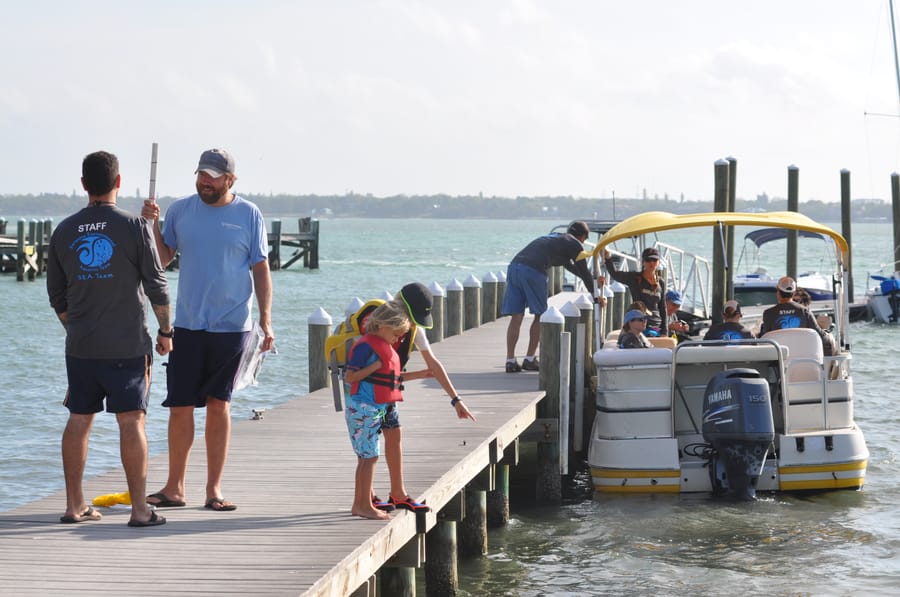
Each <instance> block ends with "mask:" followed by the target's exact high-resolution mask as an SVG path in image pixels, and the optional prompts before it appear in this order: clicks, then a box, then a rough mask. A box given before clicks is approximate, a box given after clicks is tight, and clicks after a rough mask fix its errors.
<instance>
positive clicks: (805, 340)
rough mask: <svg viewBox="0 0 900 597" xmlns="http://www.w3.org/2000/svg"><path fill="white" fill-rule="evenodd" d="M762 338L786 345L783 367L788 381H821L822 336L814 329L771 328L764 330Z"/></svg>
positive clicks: (822, 361)
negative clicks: (770, 329)
mask: <svg viewBox="0 0 900 597" xmlns="http://www.w3.org/2000/svg"><path fill="white" fill-rule="evenodd" d="M763 338H766V339H768V340H774V341H775V342H777V343H778V344H780V345H781V346H786V347H787V349H788V356H787V359H786V360H785V366H784V369H785V375H786V376H787V380H786V381H787V382H788V383H795V382H804V381H816V382H821V381H822V376H823V369H822V367H823V364H824V361H825V353H824V351H823V349H822V338H820V337H819V334H818V333H817V332H816V331H815V330H811V329H809V328H789V329H784V330H772V331H771V332H766V333H765V334H764V335H763Z"/></svg>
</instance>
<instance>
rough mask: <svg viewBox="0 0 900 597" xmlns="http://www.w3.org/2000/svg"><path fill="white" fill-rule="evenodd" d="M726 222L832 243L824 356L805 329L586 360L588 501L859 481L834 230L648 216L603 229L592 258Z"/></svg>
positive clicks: (809, 224) (845, 311)
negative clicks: (592, 494)
mask: <svg viewBox="0 0 900 597" xmlns="http://www.w3.org/2000/svg"><path fill="white" fill-rule="evenodd" d="M727 226H753V227H782V228H785V229H792V230H800V231H809V232H815V233H818V234H820V235H821V236H822V237H823V238H824V239H825V240H826V241H827V242H828V243H830V244H832V245H833V249H834V251H833V254H834V255H835V264H834V267H835V272H836V273H835V290H836V292H835V293H834V296H833V299H832V308H833V313H834V314H835V324H836V327H835V329H834V335H835V338H836V340H837V346H838V347H839V348H838V350H837V352H836V354H834V355H832V356H824V351H823V344H822V340H821V338H820V337H819V335H818V334H817V333H816V332H815V331H814V330H811V329H806V328H796V329H784V330H775V331H772V332H769V333H767V334H765V335H764V336H763V337H761V338H754V339H748V340H735V341H701V340H699V339H690V340H686V341H683V342H680V343H677V344H676V343H675V342H674V340H672V342H671V344H670V348H665V347H661V346H659V345H656V346H655V347H654V348H644V349H620V348H617V347H616V343H615V342H606V343H605V344H604V345H603V348H601V349H600V350H597V351H596V352H594V356H593V361H594V364H595V365H596V368H597V372H596V373H597V375H596V393H595V407H596V414H595V417H594V423H593V428H592V430H591V437H590V446H589V450H588V464H589V466H590V470H591V478H592V483H593V487H594V490H595V491H596V492H597V493H598V494H601V495H602V494H609V493H620V494H621V493H686V492H712V493H714V494H725V493H728V494H732V495H734V496H736V497H738V498H742V499H752V498H754V497H755V493H756V491H757V490H760V491H810V490H812V491H820V490H832V489H859V488H861V487H862V486H863V483H864V481H865V476H866V468H867V463H868V458H869V451H868V448H867V447H866V443H865V439H864V437H863V433H862V431H861V430H860V428H859V427H858V426H857V424H856V422H855V421H854V394H853V392H854V386H853V378H852V376H851V372H850V365H851V362H852V359H851V355H850V339H849V337H848V332H849V331H850V329H849V328H850V326H849V305H848V296H847V295H848V292H847V289H846V288H845V285H844V284H843V280H845V279H846V278H847V273H848V272H847V269H846V268H847V262H848V246H847V242H846V240H845V239H844V238H843V237H842V236H841V235H840V234H838V233H837V232H835V231H833V230H831V229H829V228H827V227H826V226H824V225H821V224H818V223H816V222H815V221H813V220H811V219H809V218H808V217H806V216H804V215H802V214H799V213H795V212H773V213H765V214H759V213H753V214H751V213H707V214H685V215H673V214H669V213H663V212H650V213H644V214H641V215H638V216H634V217H631V218H628V219H626V220H623V221H622V222H621V223H620V224H618V225H616V226H614V227H612V228H611V229H610V230H609V231H608V232H607V233H606V234H604V235H603V236H602V237H601V238H600V239H599V241H598V242H597V245H596V247H595V248H594V253H593V254H594V256H595V257H596V256H597V255H599V254H600V253H601V252H602V251H603V250H604V249H605V248H607V247H610V246H611V245H613V243H617V242H618V243H624V244H625V245H630V243H633V242H636V241H637V242H641V243H646V240H647V239H648V238H651V237H652V236H653V235H656V233H658V232H662V231H666V232H668V231H675V232H676V234H677V232H679V231H682V230H686V229H689V228H696V227H707V228H709V229H710V231H711V233H712V229H714V228H722V227H727ZM624 251H628V248H627V246H626V248H625V249H624ZM624 251H623V252H624ZM705 287H706V288H707V289H708V288H709V286H708V285H707V286H705ZM772 294H774V293H772ZM773 298H774V297H772V296H771V295H770V302H773V301H772V300H771V299H773ZM668 340H671V339H668Z"/></svg>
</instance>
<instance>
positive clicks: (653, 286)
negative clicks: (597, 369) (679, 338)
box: [603, 247, 669, 336]
mask: <svg viewBox="0 0 900 597" xmlns="http://www.w3.org/2000/svg"><path fill="white" fill-rule="evenodd" d="M603 260H604V263H605V265H606V271H607V272H609V276H610V277H611V278H612V279H613V280H615V281H616V282H620V283H622V284H625V285H626V286H628V290H630V291H631V300H633V301H641V302H642V303H644V304H645V305H647V308H648V309H649V310H650V319H649V321H648V322H647V329H648V330H649V331H648V332H647V333H648V335H652V336H668V335H669V330H668V325H667V322H666V316H665V313H666V301H665V296H666V285H665V281H664V280H663V278H662V277H661V276H660V275H659V273H658V272H657V267H658V266H659V251H657V250H656V248H654V247H647V248H646V249H644V251H643V253H641V271H639V272H619V271H616V264H615V263H614V262H613V260H612V256H611V255H610V253H609V251H607V250H606V249H604V250H603Z"/></svg>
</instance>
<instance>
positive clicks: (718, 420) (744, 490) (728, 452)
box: [703, 369, 775, 500]
mask: <svg viewBox="0 0 900 597" xmlns="http://www.w3.org/2000/svg"><path fill="white" fill-rule="evenodd" d="M703 439H704V440H706V441H707V442H708V443H710V444H711V445H712V447H713V456H712V462H711V463H710V472H709V474H710V476H711V478H712V485H713V491H715V492H716V493H724V492H725V491H729V490H730V491H731V493H732V494H733V495H734V496H735V497H737V498H739V499H745V500H754V499H756V483H757V481H758V480H759V475H760V474H761V473H762V469H763V465H764V464H765V462H766V454H767V453H768V451H769V446H770V445H772V442H773V441H774V439H775V425H774V423H773V422H772V402H771V400H770V399H769V384H768V382H767V381H766V380H765V379H763V378H762V377H761V376H760V374H759V372H758V371H756V370H755V369H728V370H725V371H722V372H721V373H718V374H716V375H715V377H713V378H712V379H711V380H709V383H708V384H707V385H706V394H705V395H704V397H703Z"/></svg>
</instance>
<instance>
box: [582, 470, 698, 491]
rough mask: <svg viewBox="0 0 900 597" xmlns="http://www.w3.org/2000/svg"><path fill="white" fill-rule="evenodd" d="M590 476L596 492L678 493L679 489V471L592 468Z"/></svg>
mask: <svg viewBox="0 0 900 597" xmlns="http://www.w3.org/2000/svg"><path fill="white" fill-rule="evenodd" d="M591 476H592V477H593V485H594V490H595V491H597V492H598V493H679V492H680V491H681V471H673V470H656V471H648V470H616V469H599V468H592V469H591ZM657 480H661V481H662V482H658V481H657Z"/></svg>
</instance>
